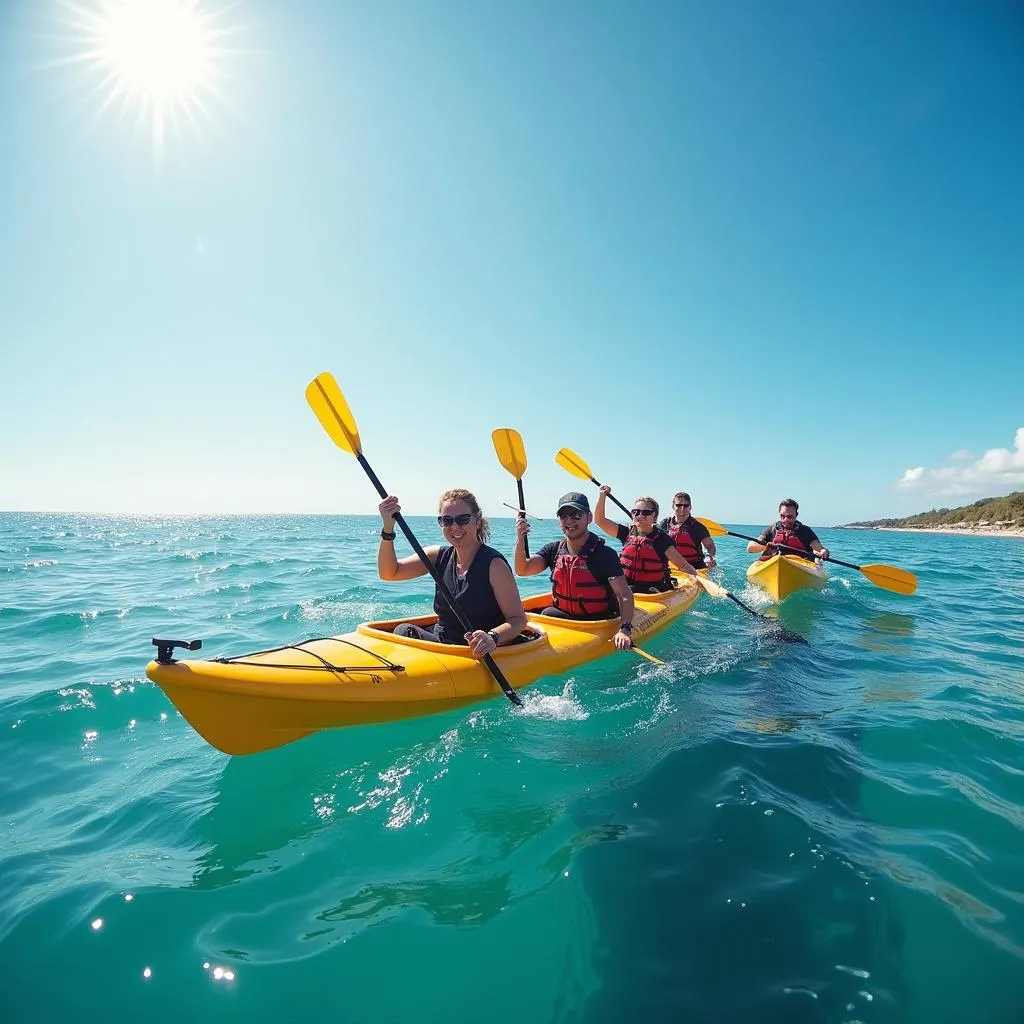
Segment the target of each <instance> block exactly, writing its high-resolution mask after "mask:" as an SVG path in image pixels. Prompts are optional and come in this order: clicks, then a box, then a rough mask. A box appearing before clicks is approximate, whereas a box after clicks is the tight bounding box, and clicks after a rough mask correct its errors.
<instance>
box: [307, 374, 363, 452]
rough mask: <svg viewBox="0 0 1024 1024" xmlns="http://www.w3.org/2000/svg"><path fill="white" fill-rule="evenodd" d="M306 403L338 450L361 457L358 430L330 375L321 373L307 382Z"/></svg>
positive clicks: (336, 383) (346, 403)
mask: <svg viewBox="0 0 1024 1024" xmlns="http://www.w3.org/2000/svg"><path fill="white" fill-rule="evenodd" d="M306 401H307V402H309V404H310V406H312V409H313V412H315V413H316V418H317V419H318V420H319V421H320V423H321V424H322V425H323V428H324V430H326V431H327V433H328V434H329V435H330V438H331V440H332V441H333V442H334V443H335V444H336V445H337V446H338V447H339V448H344V449H345V451H347V452H351V453H352V454H353V455H362V453H363V449H362V446H361V445H360V443H359V428H358V427H357V426H356V420H355V417H354V416H353V415H352V410H351V409H349V407H348V402H346V401H345V396H344V395H343V394H342V393H341V388H339V387H338V382H337V381H336V380H335V379H334V376H333V375H332V374H330V373H327V372H324V373H321V374H319V375H318V376H316V377H314V378H313V379H312V380H311V381H310V382H309V387H307V388H306Z"/></svg>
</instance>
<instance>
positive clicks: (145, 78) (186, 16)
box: [65, 0, 229, 160]
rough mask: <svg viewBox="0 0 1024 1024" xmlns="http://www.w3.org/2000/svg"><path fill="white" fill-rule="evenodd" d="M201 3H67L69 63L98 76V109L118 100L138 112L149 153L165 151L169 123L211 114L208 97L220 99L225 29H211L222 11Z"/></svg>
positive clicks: (165, 0) (175, 0) (158, 0)
mask: <svg viewBox="0 0 1024 1024" xmlns="http://www.w3.org/2000/svg"><path fill="white" fill-rule="evenodd" d="M200 6H201V0H99V2H98V3H96V4H95V5H93V6H84V5H81V4H78V3H75V4H70V3H69V4H67V5H66V8H65V9H66V10H67V11H68V13H69V14H70V16H71V18H72V20H73V23H74V27H75V28H76V29H77V38H78V42H79V46H78V52H77V53H76V54H75V56H74V58H72V59H73V60H74V61H75V62H81V63H86V64H87V65H88V66H89V68H90V69H91V70H94V71H97V72H99V73H100V75H102V79H101V81H100V84H99V86H98V90H99V91H100V92H102V93H104V94H105V96H104V99H103V103H102V107H101V110H105V109H106V108H107V107H109V106H111V104H113V103H114V102H116V101H118V100H120V101H121V109H122V112H124V111H125V110H127V109H128V108H129V107H132V106H134V107H137V110H138V116H139V119H140V121H145V120H147V119H148V120H150V121H151V122H152V138H153V152H154V156H155V158H156V159H157V160H159V159H160V157H161V156H162V154H163V148H164V141H165V135H166V130H167V127H168V125H169V124H170V125H171V126H173V127H174V129H175V131H178V129H179V127H180V119H181V118H185V119H187V120H188V121H189V122H191V123H195V121H196V114H197V113H201V114H203V115H204V116H206V117H207V118H210V117H211V114H210V111H209V109H208V100H209V98H210V97H211V96H215V95H217V89H216V80H217V79H218V78H219V77H222V76H223V74H224V71H223V62H224V59H225V58H226V56H227V54H228V51H227V50H226V49H225V48H224V47H223V45H221V42H220V40H221V38H222V37H223V36H224V35H225V34H226V32H227V31H229V30H227V29H225V28H224V27H223V26H218V25H215V22H216V21H217V20H218V18H219V16H220V12H218V11H213V10H210V9H207V10H201V9H200Z"/></svg>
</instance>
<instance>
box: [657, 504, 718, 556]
mask: <svg viewBox="0 0 1024 1024" xmlns="http://www.w3.org/2000/svg"><path fill="white" fill-rule="evenodd" d="M692 507H693V501H692V500H691V498H690V496H689V494H687V493H686V491H676V493H675V494H673V495H672V515H671V516H666V517H665V518H664V519H662V521H661V522H660V523H658V529H659V530H661V531H662V532H663V533H667V534H668V535H669V536H670V537H671V538H672V539H673V540H674V541H675V544H676V548H677V549H678V551H679V554H681V555H682V556H683V558H685V559H686V560H687V561H688V562H689V563H690V565H693V566H696V568H698V569H714V568H715V566H716V565H718V561H717V559H716V555H717V551H716V549H715V542H714V541H713V540H712V539H711V534H710V533H708V528H707V527H706V526H705V525H704V524H703V523H699V522H697V520H696V519H694V518H693V516H692V515H691V514H690V509H691V508H692ZM705 552H706V554H705Z"/></svg>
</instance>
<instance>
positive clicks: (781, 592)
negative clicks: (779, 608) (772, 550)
mask: <svg viewBox="0 0 1024 1024" xmlns="http://www.w3.org/2000/svg"><path fill="white" fill-rule="evenodd" d="M747 579H748V580H750V581H751V582H752V583H756V584H758V586H761V587H764V589H765V590H767V591H768V593H769V594H771V596H772V597H773V598H774V599H775V600H776V601H782V600H785V598H787V597H789V595H790V594H793V593H796V591H798V590H810V589H817V588H819V587H822V586H824V585H825V580H827V579H828V573H827V572H825V568H824V566H822V565H821V564H820V563H818V562H812V561H810V560H808V559H806V558H801V557H800V556H799V555H773V556H772V557H771V558H767V559H765V560H764V561H763V562H762V561H761V560H760V559H758V561H756V562H754V564H753V565H751V566H750V568H749V569H747Z"/></svg>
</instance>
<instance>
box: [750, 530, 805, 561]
mask: <svg viewBox="0 0 1024 1024" xmlns="http://www.w3.org/2000/svg"><path fill="white" fill-rule="evenodd" d="M799 526H800V521H799V520H797V521H796V522H795V523H794V524H793V527H792V529H788V528H787V527H785V526H783V525H782V523H781V521H780V522H777V523H776V524H775V526H774V527H773V529H774V531H775V532H774V534H773V535H772V539H771V540H770V541H769V542H768V547H766V548H765V549H764V554H763V555H761V557H760V558H759V559H758V561H759V562H766V561H767V560H768V559H769V558H774V556H775V555H796V554H797V552H796V551H787V550H786V548H798V549H799V557H802V558H814V552H813V551H812V550H811V549H810V548H809V547H808V546H807V545H806V544H805V543H804V542H803V541H802V540H801V539H800V538H799V537H798V536H797V533H796V531H797V528H798V527H799ZM776 544H785V545H786V548H777V547H776V546H775V545H776Z"/></svg>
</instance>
